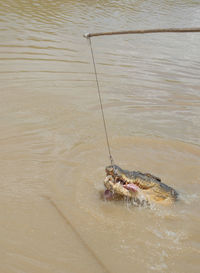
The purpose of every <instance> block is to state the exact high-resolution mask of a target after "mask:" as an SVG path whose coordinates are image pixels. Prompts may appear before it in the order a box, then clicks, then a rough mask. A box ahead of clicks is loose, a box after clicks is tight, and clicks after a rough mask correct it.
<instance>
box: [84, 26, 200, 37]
mask: <svg viewBox="0 0 200 273" xmlns="http://www.w3.org/2000/svg"><path fill="white" fill-rule="evenodd" d="M165 32H179V33H183V32H200V28H157V29H143V30H125V31H112V32H97V33H85V34H84V35H83V36H84V37H85V38H90V37H95V36H105V35H107V36H108V35H121V34H148V33H165Z"/></svg>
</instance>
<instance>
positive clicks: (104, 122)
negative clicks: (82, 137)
mask: <svg viewBox="0 0 200 273" xmlns="http://www.w3.org/2000/svg"><path fill="white" fill-rule="evenodd" d="M88 41H89V45H90V50H91V55H92V62H93V67H94V74H95V79H96V84H97V92H98V96H99V103H100V107H101V114H102V119H103V125H104V131H105V136H106V143H107V147H108V153H109V158H110V162H111V165H113V164H114V160H113V157H112V154H111V149H110V142H109V138H108V131H107V126H106V120H105V115H104V110H103V103H102V99H101V92H100V87H99V81H98V76H97V69H96V63H95V58H94V51H93V48H92V41H91V39H90V37H88Z"/></svg>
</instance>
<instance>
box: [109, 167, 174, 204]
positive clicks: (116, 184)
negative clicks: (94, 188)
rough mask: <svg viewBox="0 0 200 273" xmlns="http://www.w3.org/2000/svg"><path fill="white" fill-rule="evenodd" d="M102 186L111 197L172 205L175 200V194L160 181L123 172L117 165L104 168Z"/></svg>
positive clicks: (143, 174)
mask: <svg viewBox="0 0 200 273" xmlns="http://www.w3.org/2000/svg"><path fill="white" fill-rule="evenodd" d="M105 171H106V179H105V181H104V185H105V187H106V189H107V194H108V191H109V192H111V193H112V194H113V195H118V196H121V197H128V198H132V199H142V200H144V199H145V201H147V202H148V203H149V202H151V201H154V202H161V203H172V202H173V201H174V200H176V198H177V196H178V194H177V192H176V191H175V190H174V189H173V188H171V187H169V186H167V185H166V184H164V183H162V182H161V179H160V178H158V177H156V176H154V175H152V174H149V173H141V172H138V171H131V172H130V171H128V170H123V169H122V168H120V167H119V166H117V165H111V166H108V167H106V169H105Z"/></svg>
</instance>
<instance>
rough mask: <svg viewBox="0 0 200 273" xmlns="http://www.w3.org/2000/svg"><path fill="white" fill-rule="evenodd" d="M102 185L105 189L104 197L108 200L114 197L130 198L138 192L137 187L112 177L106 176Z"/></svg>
mask: <svg viewBox="0 0 200 273" xmlns="http://www.w3.org/2000/svg"><path fill="white" fill-rule="evenodd" d="M104 185H105V187H106V191H105V193H104V197H105V198H106V199H108V200H109V199H113V198H114V197H115V196H121V197H128V198H132V197H133V196H135V195H136V194H137V192H138V191H139V190H140V188H139V187H138V186H137V185H135V184H133V183H130V182H128V181H126V180H124V179H121V178H119V177H116V176H115V177H114V176H112V175H107V176H106V179H105V180H104Z"/></svg>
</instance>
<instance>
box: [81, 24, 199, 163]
mask: <svg viewBox="0 0 200 273" xmlns="http://www.w3.org/2000/svg"><path fill="white" fill-rule="evenodd" d="M188 32H190V33H191V32H193V33H194V32H200V28H199V27H197V28H157V29H142V30H127V31H112V32H97V33H86V34H84V35H83V36H84V37H85V38H87V39H88V41H89V45H90V50H91V55H92V62H93V66H94V73H95V79H96V84H97V91H98V96H99V103H100V106H101V113H102V119H103V124H104V130H105V136H106V142H107V147H108V153H109V157H110V162H111V165H113V163H114V160H113V157H112V155H111V149H110V143H109V138H108V131H107V126H106V120H105V115H104V110H103V104H102V99H101V92H100V87H99V81H98V76H97V70H96V63H95V58H94V51H93V48H92V41H91V37H95V36H104V35H121V34H149V33H155V34H156V33H188Z"/></svg>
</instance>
